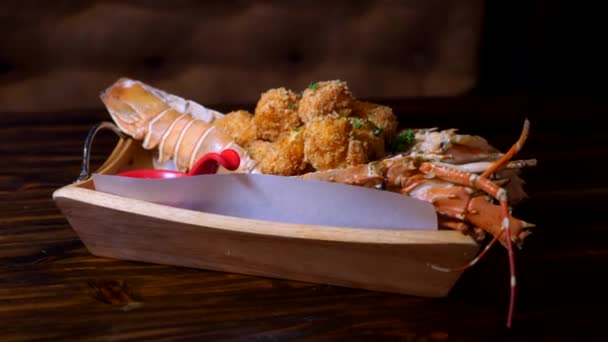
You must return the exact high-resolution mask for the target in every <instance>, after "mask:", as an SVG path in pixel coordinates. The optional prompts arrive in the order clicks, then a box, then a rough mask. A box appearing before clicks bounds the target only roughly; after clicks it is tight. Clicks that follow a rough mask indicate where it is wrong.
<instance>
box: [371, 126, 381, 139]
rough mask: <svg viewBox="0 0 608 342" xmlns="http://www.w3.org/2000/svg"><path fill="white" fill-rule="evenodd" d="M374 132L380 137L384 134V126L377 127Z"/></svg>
mask: <svg viewBox="0 0 608 342" xmlns="http://www.w3.org/2000/svg"><path fill="white" fill-rule="evenodd" d="M372 132H373V133H374V135H375V136H377V137H379V136H381V135H382V132H384V130H383V129H382V127H376V128H374V130H373V131H372Z"/></svg>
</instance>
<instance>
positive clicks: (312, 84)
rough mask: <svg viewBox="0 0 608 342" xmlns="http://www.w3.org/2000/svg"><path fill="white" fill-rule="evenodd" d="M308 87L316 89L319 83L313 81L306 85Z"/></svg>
mask: <svg viewBox="0 0 608 342" xmlns="http://www.w3.org/2000/svg"><path fill="white" fill-rule="evenodd" d="M308 89H310V90H317V89H319V83H318V82H315V83H311V84H309V85H308Z"/></svg>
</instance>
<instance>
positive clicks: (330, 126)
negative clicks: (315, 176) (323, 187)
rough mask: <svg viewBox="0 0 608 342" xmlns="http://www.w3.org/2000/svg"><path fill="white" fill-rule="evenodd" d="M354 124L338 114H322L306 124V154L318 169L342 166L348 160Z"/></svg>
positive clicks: (307, 158)
mask: <svg viewBox="0 0 608 342" xmlns="http://www.w3.org/2000/svg"><path fill="white" fill-rule="evenodd" d="M351 131H352V126H351V124H350V122H349V120H348V119H347V118H344V117H340V116H338V115H337V114H332V115H328V116H321V117H316V118H314V119H312V120H311V121H310V122H308V123H307V124H306V131H305V132H304V156H305V159H306V161H307V162H309V163H310V164H311V165H312V166H313V167H314V168H315V169H316V170H327V169H333V168H338V167H341V166H342V165H343V164H344V163H345V162H346V157H347V152H348V144H349V140H350V133H351Z"/></svg>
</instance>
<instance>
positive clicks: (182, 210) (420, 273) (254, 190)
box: [53, 78, 536, 325]
mask: <svg viewBox="0 0 608 342" xmlns="http://www.w3.org/2000/svg"><path fill="white" fill-rule="evenodd" d="M100 97H101V101H102V102H103V104H104V105H105V108H106V109H107V112H108V114H109V116H108V121H104V122H101V123H99V124H98V125H96V126H95V127H93V128H91V131H90V132H89V136H88V138H87V140H86V142H85V146H84V160H83V171H82V173H81V175H80V177H79V178H78V179H77V180H76V181H75V182H74V183H72V184H68V185H66V186H64V187H62V188H60V189H57V190H56V191H55V192H54V193H53V198H54V200H55V202H56V204H57V206H58V207H59V208H60V210H61V211H62V212H63V213H64V215H65V216H66V218H67V220H68V221H69V223H70V225H71V226H72V228H73V229H74V230H75V232H76V233H77V234H78V236H79V238H80V239H81V240H82V241H83V243H84V244H85V245H86V247H87V249H88V250H89V251H90V252H91V253H92V254H93V255H96V256H100V257H109V258H117V259H123V260H132V261H140V262H150V263H158V264H166V265H175V266H183V267H193V268H200V269H207V270H215V271H222V272H234V273H241V274H250V275H257V276H265V277H274V278H283V279H292V280H299V281H306V282H313V283H323V284H331V285H337V286H346V287H354V288H362V289H368V290H374V291H386V292H394V293H402V294H408V295H416V296H424V297H444V296H446V295H447V294H448V293H449V291H450V290H451V288H452V287H453V286H454V284H455V282H456V281H457V280H458V278H459V277H460V275H461V274H462V272H464V271H465V270H466V269H467V268H469V267H472V266H473V265H474V264H475V263H476V262H477V261H478V260H479V259H480V258H481V257H483V255H484V254H485V252H486V251H487V250H489V248H490V247H492V246H497V247H501V246H502V247H504V249H505V265H508V266H509V269H510V284H511V287H510V289H511V293H510V305H509V313H508V318H507V325H510V324H511V320H512V316H513V310H514V304H515V290H516V274H515V263H514V253H515V252H516V247H520V248H521V246H522V243H523V241H524V240H525V238H526V237H527V236H528V234H530V230H531V228H532V227H533V224H531V223H527V222H525V221H524V220H522V219H520V218H516V217H513V216H512V214H511V212H512V210H511V209H512V207H513V206H514V205H516V204H517V203H518V202H519V201H520V200H521V199H523V198H525V197H526V194H525V192H524V190H523V189H522V184H523V181H522V179H521V178H520V176H521V173H522V171H523V170H524V169H525V168H527V167H530V166H534V165H535V163H536V160H534V159H531V160H517V159H515V156H516V154H517V152H518V151H519V150H520V149H521V148H523V146H524V143H525V141H526V139H527V136H528V131H529V122H528V121H527V120H526V121H525V122H524V124H523V129H522V131H521V135H520V136H519V137H514V144H513V145H512V147H511V148H510V149H509V150H508V151H499V150H498V149H496V148H494V147H493V146H491V145H490V144H489V143H488V141H487V140H486V139H485V138H483V137H481V136H477V135H467V134H459V133H458V131H457V129H456V128H453V129H444V130H440V129H437V128H402V126H401V125H400V124H399V122H398V121H397V116H396V115H395V114H394V113H393V110H392V109H391V108H390V107H388V106H385V105H382V104H379V103H372V102H368V101H364V100H359V99H357V98H356V97H355V96H354V95H353V93H352V92H351V90H350V89H349V87H348V84H347V83H346V82H343V81H340V80H328V81H322V82H316V83H312V84H310V85H309V86H308V87H307V88H305V89H303V90H302V91H299V92H297V91H294V90H291V89H286V88H285V87H278V88H273V89H268V90H266V91H264V92H262V93H261V95H260V97H259V100H258V101H257V103H256V105H255V109H254V110H252V111H247V110H244V109H235V110H233V111H231V112H227V113H221V112H219V111H216V110H213V109H210V108H207V107H205V106H203V105H201V104H199V103H196V102H194V101H192V100H187V99H184V98H181V97H179V96H177V95H173V94H169V93H167V92H165V91H163V90H160V89H157V88H155V87H153V86H151V85H149V84H145V83H143V82H141V81H138V80H134V79H129V78H121V79H118V80H117V81H116V82H115V83H113V84H111V85H109V87H108V88H107V89H105V90H104V91H103V92H102V94H101V96H100ZM101 129H111V130H113V131H115V132H116V133H117V134H118V135H119V137H120V138H119V140H118V143H117V144H116V146H115V148H114V150H113V152H112V153H111V154H110V156H109V157H108V158H107V159H106V160H105V162H104V163H103V165H102V166H101V167H99V168H98V169H97V170H95V171H94V172H91V171H90V170H89V169H88V167H89V162H88V156H89V154H90V150H91V145H92V143H93V139H94V136H95V134H96V133H97V132H98V131H99V130H101ZM184 194H187V196H186V195H184ZM342 194H346V195H342ZM339 196H343V197H339ZM184 203H189V205H185V204H184ZM192 203H196V204H197V205H198V206H196V205H194V204H192ZM222 206H225V207H226V208H229V209H223V210H224V211H222V210H220V209H218V208H220V207H222ZM235 206H238V210H237V209H234V207H235ZM211 208H214V209H216V210H215V211H214V210H211ZM222 208H223V207H222ZM207 209H209V210H207ZM231 210H232V211H231ZM262 213H264V214H262ZM266 213H268V215H266ZM265 215H266V216H265ZM273 215H274V216H273ZM419 215H421V216H425V215H426V217H425V218H416V217H417V216H419ZM507 261H508V262H507Z"/></svg>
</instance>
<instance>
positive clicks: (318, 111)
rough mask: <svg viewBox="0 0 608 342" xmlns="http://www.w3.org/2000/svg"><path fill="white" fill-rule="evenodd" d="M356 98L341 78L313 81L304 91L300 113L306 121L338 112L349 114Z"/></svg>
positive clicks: (339, 113)
mask: <svg viewBox="0 0 608 342" xmlns="http://www.w3.org/2000/svg"><path fill="white" fill-rule="evenodd" d="M353 101H354V98H353V95H352V94H351V92H350V90H349V89H348V85H347V84H346V82H343V81H340V80H332V81H324V82H317V83H313V84H311V85H310V86H308V88H307V89H306V90H304V92H303V93H302V99H300V105H299V107H298V114H299V115H300V119H302V121H303V122H304V123H307V122H310V121H312V119H313V118H316V117H319V116H324V115H329V114H331V113H334V112H335V113H338V115H339V116H349V115H350V114H351V112H352V108H351V107H352V104H353Z"/></svg>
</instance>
